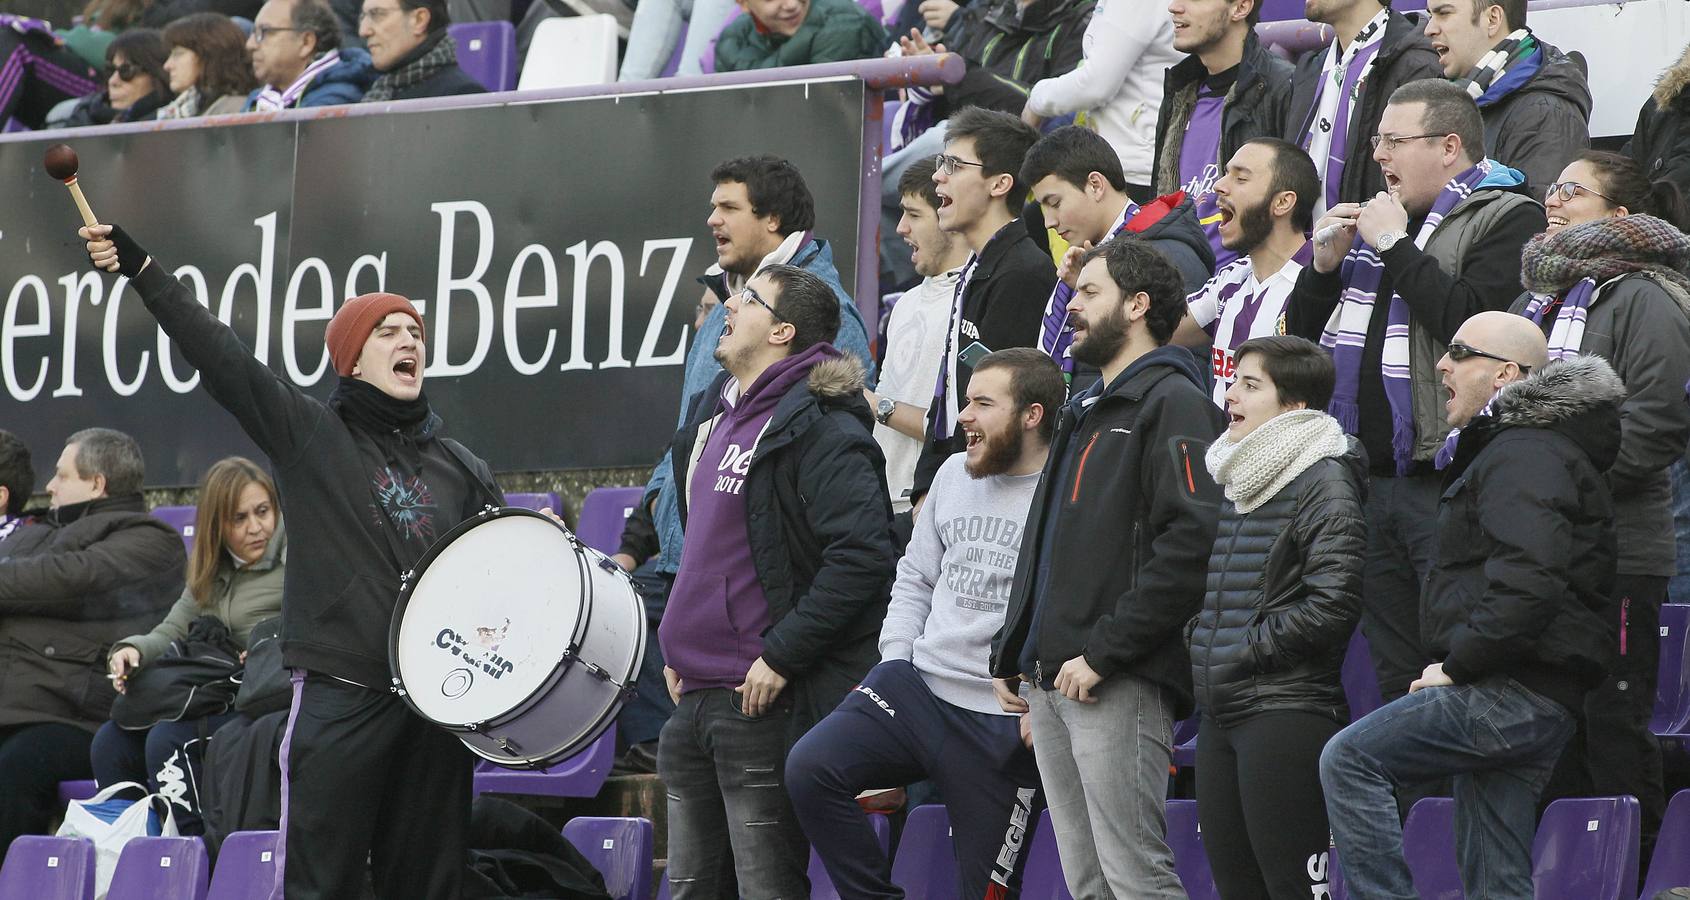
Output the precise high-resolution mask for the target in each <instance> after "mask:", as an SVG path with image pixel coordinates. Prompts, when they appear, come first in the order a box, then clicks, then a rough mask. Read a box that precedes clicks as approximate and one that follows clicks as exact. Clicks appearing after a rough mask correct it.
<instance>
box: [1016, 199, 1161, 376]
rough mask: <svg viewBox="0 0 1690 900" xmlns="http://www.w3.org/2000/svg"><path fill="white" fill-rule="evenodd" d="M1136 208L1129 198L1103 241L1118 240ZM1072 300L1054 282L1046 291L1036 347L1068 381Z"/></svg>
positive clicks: (1071, 292)
mask: <svg viewBox="0 0 1690 900" xmlns="http://www.w3.org/2000/svg"><path fill="white" fill-rule="evenodd" d="M1138 210H1139V206H1138V204H1137V203H1134V202H1133V201H1132V200H1131V199H1130V198H1129V199H1128V200H1127V206H1126V208H1125V209H1123V210H1121V215H1120V217H1119V218H1117V219H1116V220H1115V224H1114V225H1113V226H1111V227H1110V229H1109V236H1108V237H1105V238H1104V240H1105V241H1108V240H1113V239H1114V238H1117V237H1120V236H1121V234H1122V233H1123V232H1125V231H1126V230H1127V223H1128V222H1131V221H1132V220H1133V216H1136V215H1138ZM1072 299H1074V289H1073V288H1071V287H1069V286H1068V285H1067V284H1065V283H1063V281H1062V280H1061V279H1057V282H1056V287H1054V288H1051V290H1050V299H1049V300H1048V301H1046V303H1045V317H1044V321H1043V322H1042V323H1040V325H1039V343H1038V347H1039V349H1040V350H1041V351H1043V352H1044V354H1045V355H1046V356H1049V357H1050V358H1051V359H1054V360H1056V364H1057V365H1059V366H1061V367H1062V374H1063V375H1066V376H1068V377H1070V378H1072V377H1073V375H1074V357H1073V356H1072V355H1071V354H1070V353H1069V352H1068V348H1069V347H1071V346H1073V344H1074V329H1072V328H1069V327H1068V301H1069V300H1072Z"/></svg>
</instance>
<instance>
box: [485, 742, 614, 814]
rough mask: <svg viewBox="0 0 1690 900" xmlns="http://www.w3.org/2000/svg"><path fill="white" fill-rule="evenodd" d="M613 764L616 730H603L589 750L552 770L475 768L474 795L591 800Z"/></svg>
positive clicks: (486, 763)
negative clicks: (525, 795) (520, 795)
mask: <svg viewBox="0 0 1690 900" xmlns="http://www.w3.org/2000/svg"><path fill="white" fill-rule="evenodd" d="M615 761H616V729H614V728H610V729H606V730H605V733H604V734H601V735H599V739H598V740H596V741H594V742H593V743H592V746H590V747H588V748H587V749H585V750H582V751H581V752H580V753H577V754H575V755H574V756H571V757H570V758H568V759H566V760H564V761H563V762H560V763H558V764H556V765H554V766H551V767H549V768H545V769H536V770H534V771H525V770H521V769H507V768H504V767H503V766H495V765H493V764H492V763H490V762H480V763H477V764H476V767H475V792H476V793H477V794H487V793H498V794H529V795H535V796H542V797H592V796H595V795H597V794H598V792H599V788H601V787H603V786H604V780H605V779H606V778H609V777H610V766H611V764H612V763H614V762H615Z"/></svg>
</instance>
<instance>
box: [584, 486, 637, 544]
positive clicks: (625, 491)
mask: <svg viewBox="0 0 1690 900" xmlns="http://www.w3.org/2000/svg"><path fill="white" fill-rule="evenodd" d="M644 496H645V487H644V486H638V487H601V488H593V490H592V491H591V492H590V493H588V494H587V497H586V499H584V500H582V501H581V518H580V520H579V521H577V522H576V523H575V525H576V528H575V536H576V537H578V538H580V539H581V543H583V544H586V545H587V546H589V547H591V548H593V549H594V550H597V551H598V552H600V553H603V554H605V555H607V556H608V555H609V554H612V553H615V552H616V548H617V547H618V546H619V545H620V544H621V543H622V526H623V525H625V524H626V523H627V521H628V516H629V515H631V514H633V512H634V507H636V506H638V505H639V503H640V499H641V498H643V497H644Z"/></svg>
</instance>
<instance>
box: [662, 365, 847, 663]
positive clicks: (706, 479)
mask: <svg viewBox="0 0 1690 900" xmlns="http://www.w3.org/2000/svg"><path fill="white" fill-rule="evenodd" d="M838 355H839V351H837V350H835V349H833V347H832V346H830V345H828V344H825V343H823V344H816V345H815V346H813V347H811V348H809V349H808V350H805V351H804V352H802V353H799V354H798V355H796V356H789V357H787V358H785V359H783V360H781V361H780V362H777V363H775V364H774V365H772V366H770V367H769V368H768V369H766V370H765V371H764V372H763V374H762V375H760V376H758V378H757V380H756V381H754V382H752V384H751V387H750V388H749V389H747V390H746V391H745V393H744V394H742V395H740V396H739V397H738V398H737V399H736V398H733V397H732V394H733V393H734V391H735V386H736V385H735V382H734V381H733V380H732V379H729V380H728V382H727V383H726V385H725V386H724V388H723V391H722V397H721V399H720V400H718V401H717V404H716V412H717V418H716V419H715V420H714V421H713V423H711V422H707V423H705V424H704V425H701V426H699V433H700V434H701V435H706V434H707V435H708V437H706V438H705V439H704V452H703V454H702V455H700V456H699V458H698V463H697V464H696V465H694V466H693V469H692V474H691V476H690V477H691V485H690V486H689V487H690V490H689V491H688V493H687V523H686V538H687V539H686V543H685V544H684V545H683V548H682V551H681V566H680V571H679V572H677V573H676V574H675V586H674V587H673V588H672V589H671V590H670V592H669V606H668V608H667V609H666V610H664V613H663V622H662V624H660V625H659V626H658V628H657V639H658V641H659V642H660V643H661V644H662V647H663V659H664V662H665V663H666V664H668V666H669V667H670V668H672V669H674V670H675V672H676V674H678V675H680V677H681V682H682V684H681V687H682V689H683V690H684V691H685V692H688V693H691V692H692V691H697V690H703V689H705V688H734V687H738V686H740V685H741V684H743V683H745V673H746V672H747V671H749V670H750V669H751V664H752V663H753V662H756V661H757V658H758V657H759V656H761V655H763V632H765V631H767V630H768V629H769V626H770V625H771V624H773V623H772V622H771V621H770V618H769V603H768V600H767V598H765V597H764V596H763V586H762V583H761V582H759V581H758V580H757V567H756V564H755V563H754V562H753V561H752V558H751V542H750V529H749V528H748V527H747V519H746V509H745V479H746V476H747V475H748V474H749V472H750V470H751V457H752V455H753V454H754V452H755V451H756V448H757V442H758V441H759V440H761V439H762V437H763V431H764V430H765V429H766V428H768V426H769V420H770V419H771V418H773V416H774V413H775V407H776V406H777V405H778V404H779V403H780V401H781V399H782V398H784V397H785V396H786V394H787V392H788V391H789V390H791V389H792V388H793V387H794V386H796V385H798V384H801V383H803V381H804V380H805V379H806V378H808V377H809V375H810V369H811V368H813V367H814V366H815V365H816V364H817V363H819V362H821V361H822V360H824V359H832V358H834V357H837V356H838Z"/></svg>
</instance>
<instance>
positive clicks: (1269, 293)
mask: <svg viewBox="0 0 1690 900" xmlns="http://www.w3.org/2000/svg"><path fill="white" fill-rule="evenodd" d="M1302 271H1303V264H1302V263H1300V262H1297V260H1296V259H1289V260H1286V262H1285V266H1284V267H1283V268H1281V269H1280V270H1279V271H1278V272H1275V273H1274V274H1273V275H1271V276H1269V277H1268V279H1267V282H1266V283H1265V284H1264V283H1262V282H1260V281H1258V280H1257V279H1256V273H1255V271H1254V270H1253V269H1252V268H1251V266H1250V257H1249V256H1240V257H1238V258H1237V259H1235V260H1233V261H1232V262H1231V263H1228V264H1227V266H1226V267H1225V268H1223V269H1221V270H1220V271H1219V272H1216V273H1215V277H1213V278H1211V279H1209V283H1208V284H1205V285H1203V287H1202V288H1201V289H1199V290H1198V291H1197V293H1195V294H1192V295H1191V296H1190V297H1187V298H1186V300H1185V302H1186V306H1187V307H1188V308H1189V309H1190V310H1191V318H1192V320H1193V321H1194V322H1196V323H1197V325H1198V326H1199V327H1201V328H1203V329H1204V330H1205V331H1208V332H1209V334H1210V335H1212V336H1213V337H1214V345H1213V347H1212V349H1211V350H1210V351H1209V360H1210V363H1211V365H1213V367H1214V372H1215V393H1214V400H1215V404H1216V405H1217V406H1220V407H1221V408H1222V409H1225V408H1226V390H1227V388H1230V387H1232V383H1233V382H1234V381H1236V380H1238V375H1237V367H1238V357H1237V356H1236V355H1234V354H1235V351H1236V350H1237V349H1238V346H1239V345H1240V344H1242V343H1244V342H1245V341H1247V340H1249V339H1251V338H1256V337H1267V336H1268V335H1273V334H1280V333H1282V329H1281V328H1280V324H1281V319H1282V318H1283V317H1284V315H1285V300H1286V298H1288V297H1290V296H1291V288H1292V287H1294V286H1296V284H1297V276H1298V275H1299V274H1301V273H1302ZM1239 279H1243V282H1244V283H1243V285H1242V286H1241V287H1239V288H1238V290H1237V291H1236V292H1235V293H1233V294H1232V296H1231V297H1230V298H1229V299H1228V300H1227V301H1226V302H1225V303H1222V302H1221V294H1222V292H1223V289H1224V288H1226V287H1227V286H1229V285H1236V284H1238V282H1239ZM1251 306H1254V307H1255V313H1256V315H1255V318H1254V319H1253V320H1251V322H1250V324H1249V329H1248V332H1247V333H1242V334H1241V333H1238V324H1239V322H1238V319H1239V314H1240V313H1242V312H1244V311H1245V310H1246V309H1248V308H1250V307H1251Z"/></svg>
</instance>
